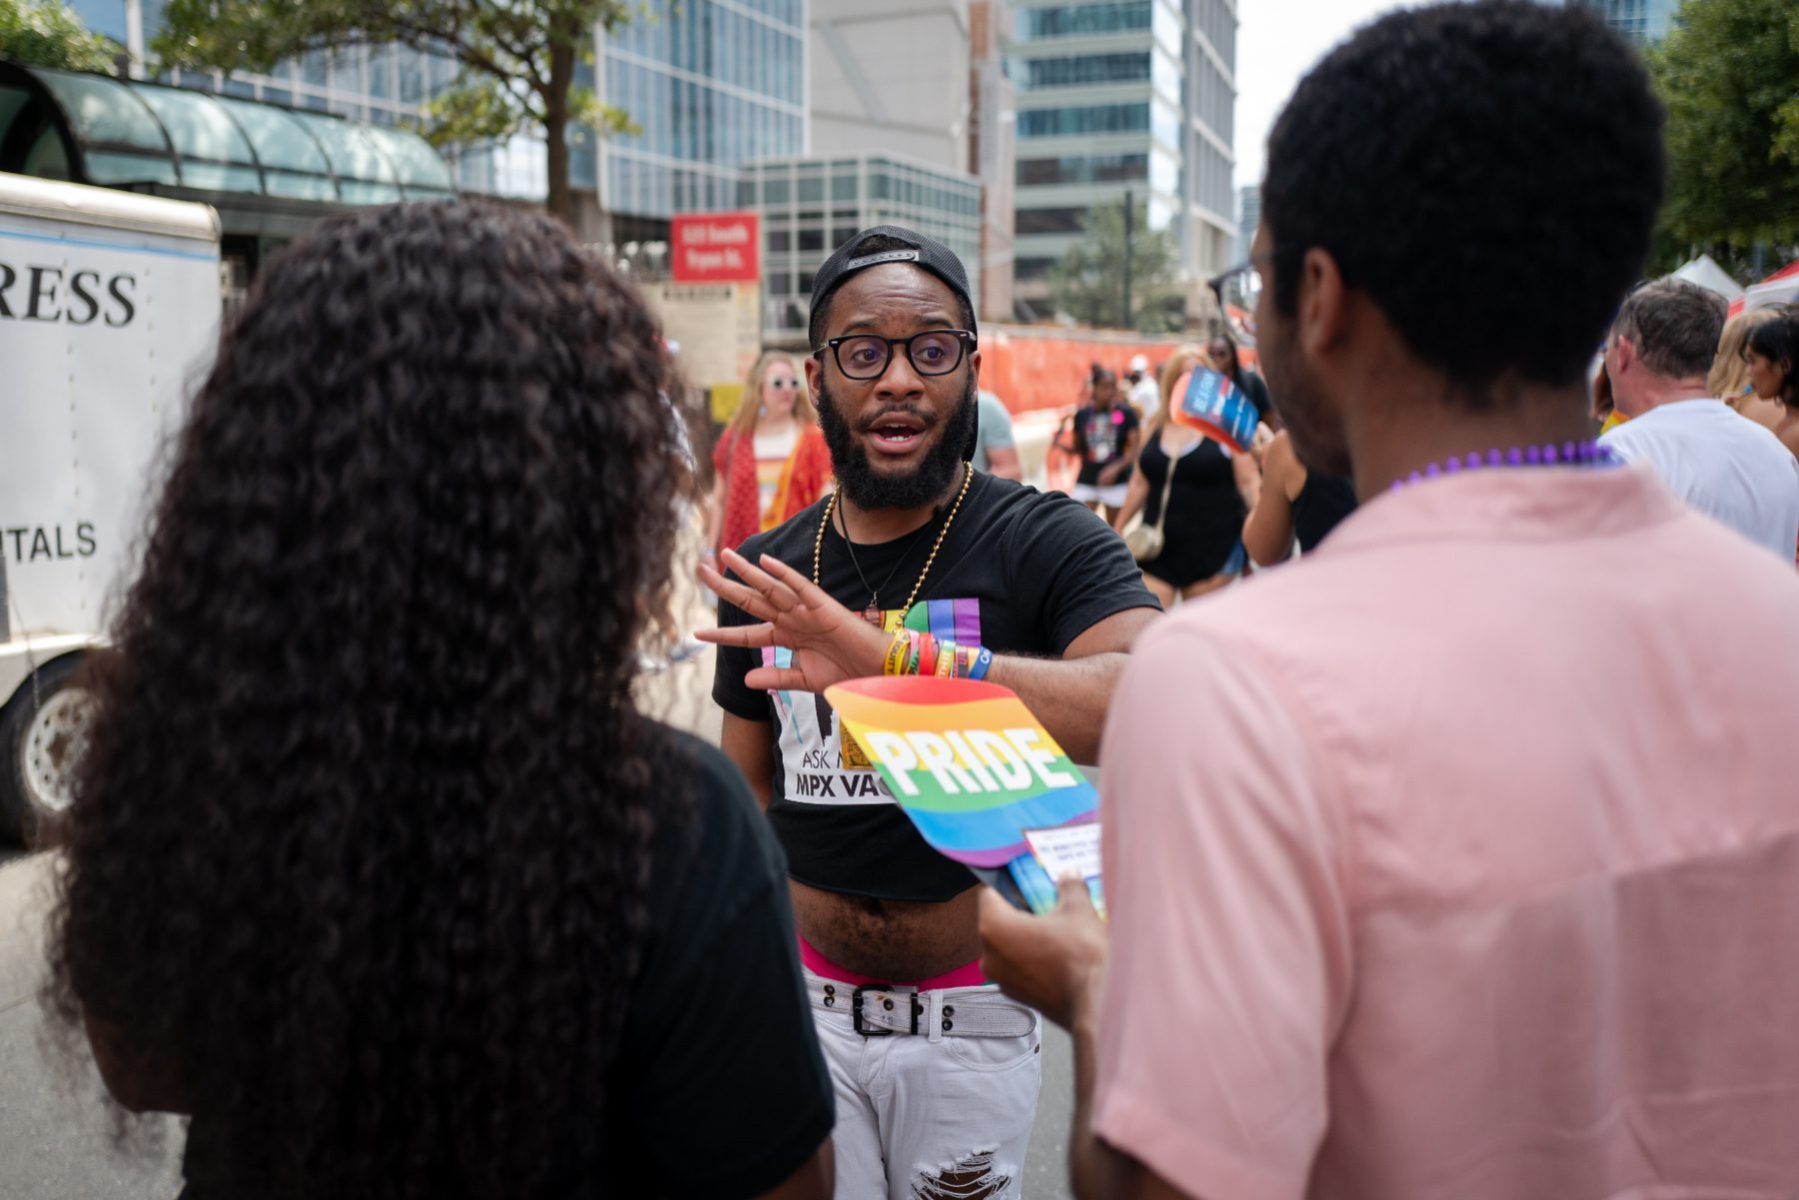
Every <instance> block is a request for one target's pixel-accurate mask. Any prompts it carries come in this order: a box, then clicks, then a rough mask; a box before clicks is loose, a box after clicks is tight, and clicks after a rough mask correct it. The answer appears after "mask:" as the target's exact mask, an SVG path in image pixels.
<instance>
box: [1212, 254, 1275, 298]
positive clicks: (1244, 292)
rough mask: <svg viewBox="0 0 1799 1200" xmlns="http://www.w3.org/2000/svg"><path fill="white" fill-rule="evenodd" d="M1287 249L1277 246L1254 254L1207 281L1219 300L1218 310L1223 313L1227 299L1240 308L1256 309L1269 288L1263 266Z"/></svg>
mask: <svg viewBox="0 0 1799 1200" xmlns="http://www.w3.org/2000/svg"><path fill="white" fill-rule="evenodd" d="M1285 249H1286V248H1285V247H1282V246H1276V247H1274V248H1272V249H1269V250H1264V251H1262V252H1261V253H1260V254H1252V255H1250V256H1249V257H1248V258H1246V259H1244V260H1243V261H1242V262H1240V263H1238V264H1237V265H1236V266H1234V267H1232V268H1231V269H1230V270H1228V271H1223V272H1221V273H1219V274H1217V275H1214V276H1212V277H1211V278H1210V279H1208V280H1206V286H1207V287H1209V288H1211V289H1212V295H1214V296H1216V297H1217V298H1218V308H1219V311H1220V312H1222V311H1223V310H1224V308H1225V305H1226V302H1227V299H1228V301H1229V303H1231V304H1235V305H1236V306H1237V307H1239V308H1254V307H1255V303H1256V298H1257V297H1258V296H1260V295H1261V294H1262V289H1263V288H1264V287H1266V286H1267V280H1266V279H1265V278H1264V277H1263V274H1262V264H1263V263H1265V262H1272V261H1273V260H1274V259H1275V258H1277V257H1278V256H1280V255H1281V254H1283V253H1285Z"/></svg>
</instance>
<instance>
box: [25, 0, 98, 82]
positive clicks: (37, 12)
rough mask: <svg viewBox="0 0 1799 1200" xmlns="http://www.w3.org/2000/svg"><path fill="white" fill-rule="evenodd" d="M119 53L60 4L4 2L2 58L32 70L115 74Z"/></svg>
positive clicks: (54, 1)
mask: <svg viewBox="0 0 1799 1200" xmlns="http://www.w3.org/2000/svg"><path fill="white" fill-rule="evenodd" d="M118 53H119V47H118V46H117V45H115V44H114V43H113V42H111V41H109V40H108V39H106V38H103V37H101V36H100V35H99V34H97V33H90V32H89V31H88V29H87V27H86V26H84V25H82V23H81V18H80V17H77V16H76V15H75V14H74V13H73V12H72V11H70V10H69V9H68V8H65V7H64V6H63V5H62V4H61V3H60V0H0V58H4V59H9V60H11V61H12V62H16V63H22V64H24V65H25V66H28V67H60V68H62V69H63V70H65V71H111V70H112V69H113V65H114V62H115V56H116V55H117V54H118Z"/></svg>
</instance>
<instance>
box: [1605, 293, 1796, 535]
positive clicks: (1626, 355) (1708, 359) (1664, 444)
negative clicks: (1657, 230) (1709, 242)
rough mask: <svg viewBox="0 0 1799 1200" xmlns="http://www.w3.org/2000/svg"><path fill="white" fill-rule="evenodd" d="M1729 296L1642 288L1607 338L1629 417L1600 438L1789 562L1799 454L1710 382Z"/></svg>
mask: <svg viewBox="0 0 1799 1200" xmlns="http://www.w3.org/2000/svg"><path fill="white" fill-rule="evenodd" d="M1724 316H1725V304H1724V299H1723V297H1721V296H1719V295H1717V294H1716V293H1715V292H1710V291H1707V290H1706V289H1705V288H1702V287H1699V286H1698V285H1696V284H1692V283H1687V282H1685V281H1684V280H1678V279H1660V280H1656V281H1655V282H1654V283H1648V284H1645V285H1643V286H1642V287H1640V288H1638V289H1637V290H1636V291H1634V292H1632V293H1631V294H1630V296H1629V297H1627V298H1626V299H1625V301H1624V307H1623V308H1622V309H1621V310H1620V311H1619V313H1618V319H1617V320H1616V321H1615V322H1613V324H1612V332H1611V336H1610V337H1608V338H1607V339H1606V346H1605V366H1606V370H1607V372H1608V373H1609V374H1610V376H1611V382H1612V398H1613V401H1614V403H1615V404H1616V405H1617V410H1618V411H1619V412H1620V413H1622V414H1624V415H1625V416H1626V417H1627V418H1629V420H1628V421H1626V422H1625V423H1624V424H1622V425H1620V426H1618V427H1617V428H1615V429H1613V430H1612V431H1611V432H1610V433H1608V434H1606V435H1605V436H1604V437H1603V438H1601V439H1600V444H1601V445H1604V446H1609V447H1611V449H1612V450H1613V452H1614V453H1616V454H1617V455H1619V457H1621V458H1624V459H1626V460H1629V461H1632V462H1635V461H1642V462H1645V463H1647V464H1649V466H1650V467H1652V468H1653V469H1654V470H1655V473H1656V474H1657V475H1659V476H1661V479H1662V482H1663V483H1665V484H1667V485H1668V488H1669V490H1670V491H1672V492H1673V493H1674V494H1675V495H1677V496H1679V497H1680V498H1681V499H1682V500H1684V501H1686V502H1687V503H1688V504H1689V505H1691V506H1692V507H1694V508H1696V509H1698V510H1699V511H1700V512H1702V513H1704V514H1706V515H1707V516H1709V517H1712V518H1713V519H1715V520H1717V521H1720V522H1722V523H1723V524H1725V525H1728V526H1730V527H1731V528H1732V529H1735V530H1736V531H1737V532H1738V533H1741V534H1742V535H1743V536H1744V537H1747V538H1748V539H1749V540H1750V541H1752V542H1755V543H1757V544H1758V545H1762V546H1766V547H1767V548H1768V549H1770V550H1772V551H1773V552H1774V553H1776V554H1778V555H1780V556H1781V558H1783V559H1784V560H1786V561H1787V562H1792V561H1793V557H1794V552H1795V549H1796V548H1799V459H1795V458H1794V457H1793V455H1792V453H1791V452H1790V451H1788V450H1787V448H1786V447H1785V446H1783V445H1781V444H1780V439H1779V438H1777V437H1775V436H1774V435H1773V434H1772V433H1769V432H1768V431H1767V430H1766V429H1764V428H1762V427H1761V426H1760V425H1757V424H1756V423H1755V422H1753V421H1748V420H1745V419H1744V418H1743V417H1741V416H1739V415H1738V414H1737V413H1736V412H1734V411H1733V410H1732V409H1731V408H1730V407H1729V406H1728V405H1726V404H1725V403H1724V402H1723V401H1722V400H1716V399H1713V398H1712V396H1711V395H1710V394H1709V393H1708V391H1707V390H1706V386H1705V376H1706V372H1707V371H1709V370H1711V365H1712V359H1713V357H1714V356H1715V355H1716V354H1717V350H1718V336H1719V334H1720V333H1721V332H1722V331H1723V329H1724Z"/></svg>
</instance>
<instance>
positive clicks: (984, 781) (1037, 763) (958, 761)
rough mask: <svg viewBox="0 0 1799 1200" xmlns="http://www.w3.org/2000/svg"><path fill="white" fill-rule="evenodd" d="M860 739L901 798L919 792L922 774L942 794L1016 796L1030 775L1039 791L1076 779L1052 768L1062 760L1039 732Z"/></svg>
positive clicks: (890, 734) (879, 734)
mask: <svg viewBox="0 0 1799 1200" xmlns="http://www.w3.org/2000/svg"><path fill="white" fill-rule="evenodd" d="M861 740H862V741H863V742H864V744H866V745H867V746H868V748H869V751H870V752H871V753H872V754H873V755H874V756H875V757H876V758H877V759H878V760H880V762H881V763H882V765H884V766H885V767H886V768H887V769H888V773H889V782H890V783H892V784H893V786H894V787H895V789H896V790H897V791H898V792H899V793H900V794H901V795H904V796H916V795H918V794H919V789H918V784H917V783H916V782H914V779H913V777H914V776H915V775H918V774H921V773H922V774H928V775H930V777H931V778H932V779H933V780H934V781H935V782H936V784H937V786H938V787H939V788H940V789H942V791H943V792H944V794H945V795H949V796H959V795H963V794H974V795H979V794H984V793H989V792H1000V793H1004V792H1018V791H1023V790H1025V789H1026V788H1028V787H1030V786H1031V778H1032V776H1033V775H1034V776H1035V777H1036V778H1037V780H1038V781H1040V782H1041V783H1042V785H1043V786H1044V787H1045V788H1048V789H1058V788H1071V787H1074V786H1075V785H1077V784H1078V783H1080V782H1081V780H1080V777H1079V776H1077V775H1071V774H1069V773H1068V772H1066V771H1061V770H1057V769H1056V767H1057V764H1059V763H1061V762H1063V761H1064V759H1063V758H1062V756H1061V755H1060V754H1058V753H1056V752H1055V751H1053V750H1050V749H1047V748H1046V747H1044V746H1043V745H1042V741H1043V734H1042V731H1041V730H1038V729H1031V728H1019V729H999V730H991V729H967V730H956V729H948V730H944V731H943V732H942V733H932V732H928V731H925V730H912V731H910V732H903V733H902V732H895V731H892V730H885V729H870V730H866V731H865V732H864V733H863V734H862V735H861Z"/></svg>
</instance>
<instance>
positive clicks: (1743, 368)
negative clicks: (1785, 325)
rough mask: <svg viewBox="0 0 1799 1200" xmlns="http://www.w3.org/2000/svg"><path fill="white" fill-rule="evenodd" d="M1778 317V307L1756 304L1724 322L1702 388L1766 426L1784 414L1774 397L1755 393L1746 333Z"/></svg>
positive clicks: (1774, 426)
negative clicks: (1722, 330)
mask: <svg viewBox="0 0 1799 1200" xmlns="http://www.w3.org/2000/svg"><path fill="white" fill-rule="evenodd" d="M1779 319H1780V310H1779V309H1777V308H1758V309H1754V310H1752V311H1750V312H1742V313H1738V314H1737V315H1736V316H1734V317H1732V318H1731V319H1730V320H1729V321H1728V322H1726V323H1725V325H1724V332H1723V333H1722V334H1721V335H1719V337H1718V356H1717V357H1716V358H1714V359H1713V360H1712V369H1711V374H1709V375H1707V376H1706V377H1705V388H1706V390H1707V391H1708V392H1710V393H1711V394H1712V395H1714V396H1716V397H1717V398H1718V399H1720V400H1722V401H1724V403H1726V404H1728V405H1730V407H1732V408H1734V409H1736V410H1737V411H1738V412H1739V413H1741V414H1743V415H1744V416H1745V417H1748V418H1749V419H1750V420H1751V421H1754V422H1755V423H1756V424H1757V425H1760V426H1762V427H1764V428H1766V429H1770V430H1774V429H1778V427H1779V425H1780V422H1781V419H1782V418H1783V417H1784V416H1785V415H1786V410H1785V406H1784V405H1782V404H1781V403H1780V401H1779V400H1777V399H1772V398H1768V397H1763V396H1758V395H1756V394H1755V386H1754V384H1753V383H1752V382H1751V380H1750V378H1749V357H1748V353H1747V351H1748V345H1749V335H1750V333H1751V332H1753V331H1754V330H1755V328H1756V326H1758V325H1766V324H1767V323H1768V322H1770V321H1777V320H1779Z"/></svg>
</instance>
